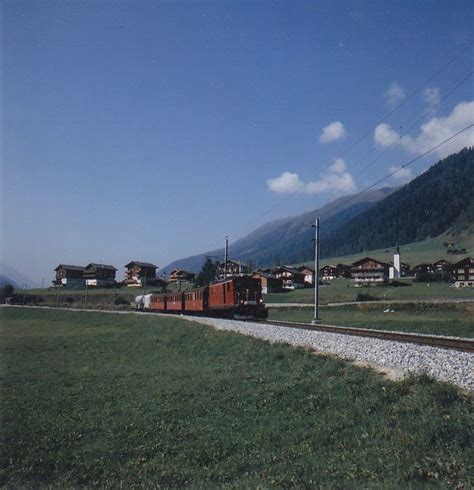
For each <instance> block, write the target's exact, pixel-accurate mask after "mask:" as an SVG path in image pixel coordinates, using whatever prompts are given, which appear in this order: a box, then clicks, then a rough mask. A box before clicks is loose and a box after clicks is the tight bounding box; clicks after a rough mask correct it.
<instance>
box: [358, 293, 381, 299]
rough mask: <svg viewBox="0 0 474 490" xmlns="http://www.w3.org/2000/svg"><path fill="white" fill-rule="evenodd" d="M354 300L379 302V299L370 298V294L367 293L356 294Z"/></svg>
mask: <svg viewBox="0 0 474 490" xmlns="http://www.w3.org/2000/svg"><path fill="white" fill-rule="evenodd" d="M355 300H356V301H380V298H377V297H376V296H371V295H370V294H367V293H358V294H357V296H356V299H355Z"/></svg>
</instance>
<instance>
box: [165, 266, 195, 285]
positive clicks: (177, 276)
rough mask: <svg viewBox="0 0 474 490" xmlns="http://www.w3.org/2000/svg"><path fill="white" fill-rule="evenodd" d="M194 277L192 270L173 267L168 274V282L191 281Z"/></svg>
mask: <svg viewBox="0 0 474 490" xmlns="http://www.w3.org/2000/svg"><path fill="white" fill-rule="evenodd" d="M195 278H196V274H194V272H189V271H185V270H182V269H173V270H172V271H171V272H170V275H169V276H168V282H193V281H194V279H195Z"/></svg>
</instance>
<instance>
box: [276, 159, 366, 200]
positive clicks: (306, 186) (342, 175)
mask: <svg viewBox="0 0 474 490" xmlns="http://www.w3.org/2000/svg"><path fill="white" fill-rule="evenodd" d="M267 185H268V188H269V189H270V190H271V191H273V192H278V193H280V194H292V193H295V192H298V193H302V194H321V193H324V192H341V191H343V192H353V191H355V189H356V184H355V182H354V179H353V178H352V175H351V174H350V173H349V172H348V171H347V166H346V162H344V160H343V159H342V158H338V159H337V160H335V161H334V163H333V164H332V165H331V166H330V167H329V168H328V169H327V170H326V171H325V172H322V173H321V174H320V176H319V179H318V180H312V181H309V182H306V183H305V182H303V181H302V180H301V179H300V178H299V176H298V174H293V173H291V172H283V173H282V174H281V175H280V176H279V177H276V178H274V179H268V180H267Z"/></svg>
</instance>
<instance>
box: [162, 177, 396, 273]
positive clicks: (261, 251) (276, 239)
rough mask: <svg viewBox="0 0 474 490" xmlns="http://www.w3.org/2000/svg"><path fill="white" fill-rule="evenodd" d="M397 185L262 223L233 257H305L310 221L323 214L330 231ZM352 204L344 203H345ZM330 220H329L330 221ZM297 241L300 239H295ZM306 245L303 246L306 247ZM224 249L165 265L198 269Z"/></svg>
mask: <svg viewBox="0 0 474 490" xmlns="http://www.w3.org/2000/svg"><path fill="white" fill-rule="evenodd" d="M395 190H396V189H395V188H391V187H388V186H385V187H382V188H381V189H376V190H371V191H369V192H361V193H357V194H352V195H347V196H343V197H339V198H337V199H335V200H333V201H331V202H329V203H327V204H325V205H324V206H322V207H321V208H318V209H314V210H311V211H306V212H305V213H302V214H300V215H293V216H287V217H284V218H277V219H275V220H272V221H270V222H268V223H265V224H263V225H261V226H259V227H258V228H257V229H256V230H254V231H252V232H250V233H249V234H247V235H245V236H244V237H242V238H240V239H238V240H237V241H235V242H234V243H233V244H231V246H230V254H229V255H230V257H231V258H232V259H235V260H242V261H245V262H249V263H250V264H251V265H253V266H259V267H263V266H267V265H272V263H273V262H275V261H277V262H278V261H279V262H297V261H303V260H306V259H307V258H308V257H307V255H308V254H307V253H306V252H305V253H304V255H302V254H301V246H302V245H303V244H306V245H309V247H310V248H312V245H311V243H312V242H311V239H312V237H313V235H314V231H313V229H312V227H311V225H312V224H313V223H314V220H315V217H316V216H320V217H321V223H325V226H324V228H323V229H324V230H325V231H324V232H323V233H328V232H329V231H330V230H331V229H334V227H337V226H341V225H342V224H343V223H345V222H347V220H350V219H352V218H353V217H354V216H357V215H358V214H359V213H361V212H363V211H365V210H366V209H368V208H369V207H371V206H372V205H374V204H375V203H376V202H378V201H380V200H381V199H384V198H385V197H387V196H388V195H390V194H391V193H392V192H394V191H395ZM346 202H347V203H350V205H345V203H346ZM327 220H330V221H327ZM295 242H297V243H295ZM305 248H307V247H303V249H305ZM223 255H224V249H223V248H219V249H215V250H211V251H207V252H205V253H201V254H196V255H192V256H189V257H184V258H182V259H178V260H175V261H173V262H171V263H170V264H168V265H167V266H166V267H164V268H163V271H167V272H170V271H171V270H172V269H174V268H178V269H186V270H190V271H192V272H198V271H199V270H200V269H201V267H202V264H203V263H204V261H205V258H206V256H215V257H219V256H220V257H223Z"/></svg>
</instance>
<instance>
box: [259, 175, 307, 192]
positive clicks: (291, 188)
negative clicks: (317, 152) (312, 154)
mask: <svg viewBox="0 0 474 490" xmlns="http://www.w3.org/2000/svg"><path fill="white" fill-rule="evenodd" d="M267 185H268V188H269V189H270V190H271V191H273V192H278V193H280V194H290V193H292V192H296V191H297V190H298V189H300V188H301V187H303V185H304V184H303V182H301V180H300V178H299V177H298V174H292V173H290V172H283V173H282V174H281V175H280V177H276V178H274V179H268V180H267Z"/></svg>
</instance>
